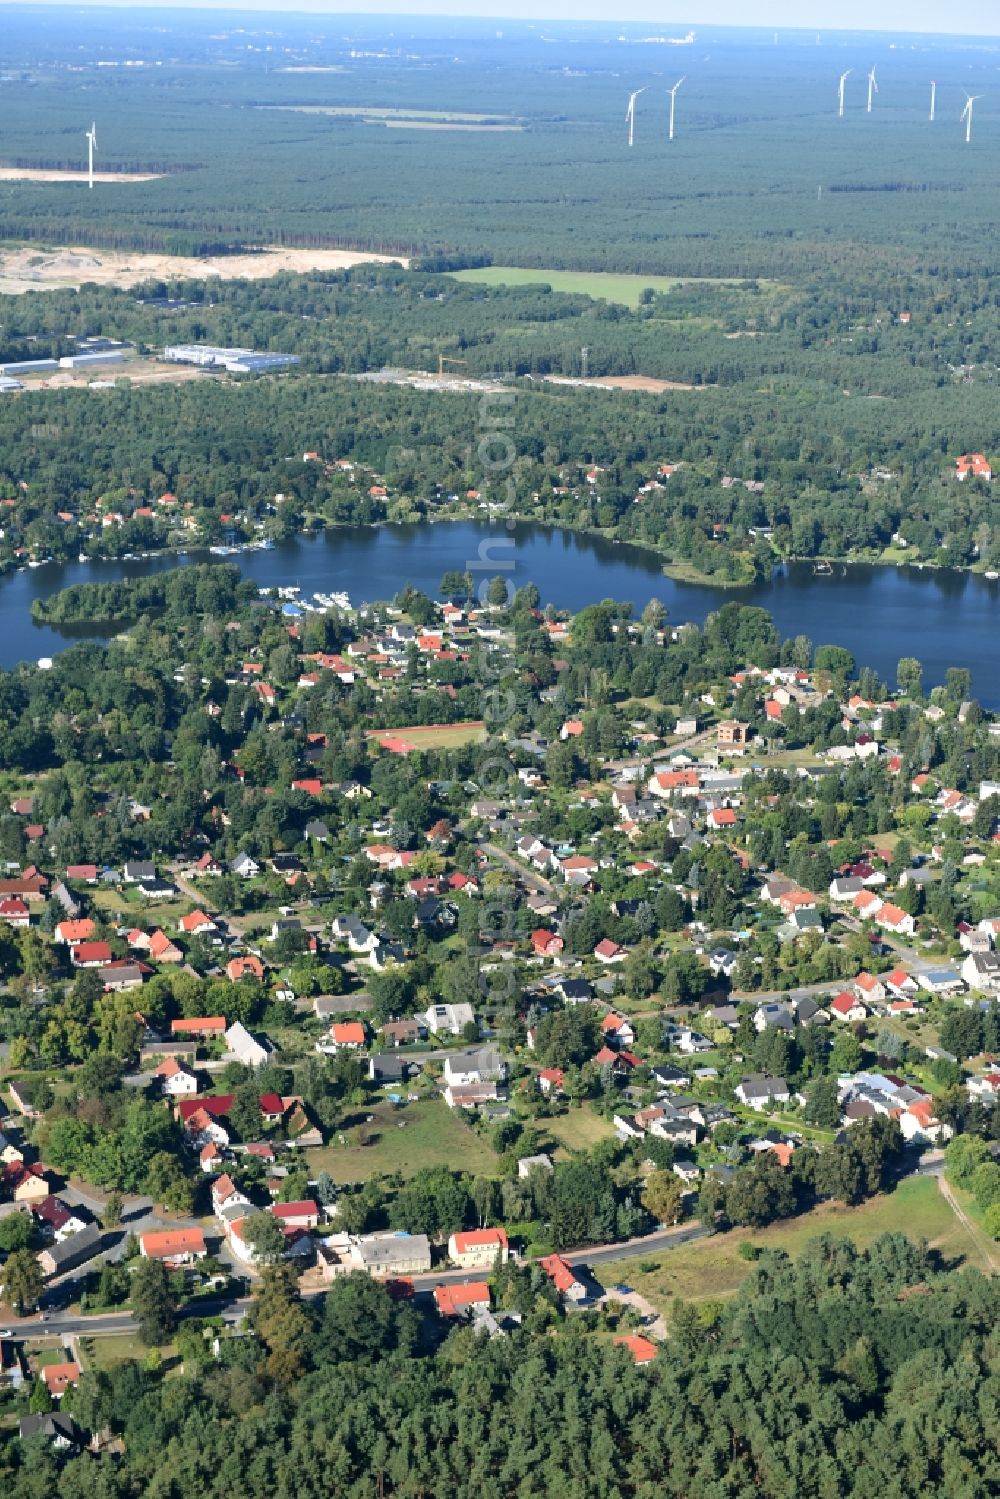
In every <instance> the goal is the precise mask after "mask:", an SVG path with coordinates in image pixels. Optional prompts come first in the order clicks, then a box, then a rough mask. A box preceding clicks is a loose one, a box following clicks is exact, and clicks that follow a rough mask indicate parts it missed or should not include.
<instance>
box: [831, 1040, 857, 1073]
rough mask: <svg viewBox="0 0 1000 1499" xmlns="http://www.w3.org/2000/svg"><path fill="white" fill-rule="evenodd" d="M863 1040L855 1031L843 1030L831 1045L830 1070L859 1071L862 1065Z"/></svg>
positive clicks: (838, 1071)
mask: <svg viewBox="0 0 1000 1499" xmlns="http://www.w3.org/2000/svg"><path fill="white" fill-rule="evenodd" d="M861 1056H862V1053H861V1042H860V1041H859V1040H858V1038H857V1036H856V1035H855V1034H854V1032H853V1031H849V1030H841V1031H839V1032H838V1034H837V1035H836V1037H835V1038H834V1042H833V1045H832V1046H831V1047H830V1070H831V1072H836V1073H850V1072H857V1070H858V1068H859V1067H860V1066H861Z"/></svg>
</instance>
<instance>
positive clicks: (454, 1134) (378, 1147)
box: [305, 1097, 497, 1182]
mask: <svg viewBox="0 0 1000 1499" xmlns="http://www.w3.org/2000/svg"><path fill="white" fill-rule="evenodd" d="M371 1113H372V1122H371V1123H370V1124H365V1123H361V1124H359V1125H354V1126H352V1128H350V1129H348V1130H345V1131H343V1136H344V1139H345V1140H346V1141H347V1143H346V1145H341V1144H340V1143H339V1136H335V1137H334V1138H333V1139H332V1140H331V1142H330V1143H329V1144H328V1145H324V1146H322V1147H321V1148H318V1149H316V1150H307V1151H306V1152H305V1155H306V1159H307V1162H308V1166H309V1172H310V1174H311V1175H315V1174H316V1172H318V1171H323V1170H326V1171H329V1173H330V1175H331V1176H332V1177H333V1179H334V1181H336V1182H360V1181H365V1180H366V1179H367V1178H368V1177H370V1176H377V1175H384V1176H389V1175H391V1174H392V1173H393V1172H396V1171H398V1172H399V1173H400V1174H401V1175H402V1176H413V1175H414V1173H415V1172H417V1171H419V1170H420V1168H421V1166H450V1167H451V1168H452V1169H453V1170H460V1171H468V1172H470V1173H471V1174H473V1175H477V1174H486V1175H488V1174H489V1173H490V1172H492V1171H494V1170H495V1169H496V1164H497V1158H496V1155H495V1154H494V1152H493V1151H492V1149H491V1148H490V1146H489V1145H488V1144H487V1142H486V1141H485V1140H484V1139H483V1138H482V1137H481V1136H480V1135H477V1134H476V1133H475V1132H474V1131H473V1130H471V1129H470V1128H469V1126H468V1125H467V1124H466V1122H465V1120H464V1119H463V1118H462V1117H461V1116H460V1115H459V1114H458V1113H456V1112H455V1111H454V1110H452V1109H449V1107H448V1105H447V1104H446V1103H445V1101H444V1099H443V1098H439V1097H433V1098H428V1099H421V1101H420V1102H419V1103H411V1104H407V1105H406V1106H405V1108H393V1106H392V1104H389V1103H378V1104H376V1105H375V1107H374V1108H373V1109H372V1110H371ZM401 1125H402V1126H403V1128H400V1126H401ZM362 1130H365V1131H367V1134H368V1137H369V1140H370V1141H371V1143H370V1144H368V1145H362V1144H361V1143H360V1134H361V1131H362Z"/></svg>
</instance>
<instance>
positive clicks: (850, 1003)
mask: <svg viewBox="0 0 1000 1499" xmlns="http://www.w3.org/2000/svg"><path fill="white" fill-rule="evenodd" d="M827 1008H828V1009H829V1011H830V1014H831V1015H832V1017H833V1018H834V1020H842V1021H846V1022H849V1023H850V1024H854V1023H855V1022H857V1021H859V1020H865V1019H867V1017H868V1011H867V1010H866V1009H865V1007H864V1005H863V1004H862V1003H861V1001H860V1000H859V999H858V998H857V996H856V995H855V994H852V993H851V992H850V991H849V990H846V989H845V990H844V992H843V993H842V994H838V995H836V996H835V998H833V999H831V1000H830V1003H829V1005H828V1007H827Z"/></svg>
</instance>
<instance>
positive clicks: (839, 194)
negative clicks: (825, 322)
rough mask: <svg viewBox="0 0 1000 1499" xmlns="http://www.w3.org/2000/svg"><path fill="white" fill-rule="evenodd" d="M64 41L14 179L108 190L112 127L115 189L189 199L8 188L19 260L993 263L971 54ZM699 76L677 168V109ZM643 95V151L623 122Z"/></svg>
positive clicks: (762, 269) (687, 104) (13, 89)
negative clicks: (90, 163)
mask: <svg viewBox="0 0 1000 1499" xmlns="http://www.w3.org/2000/svg"><path fill="white" fill-rule="evenodd" d="M47 11H48V8H47ZM68 15H69V13H65V14H63V13H61V12H59V11H49V12H48V13H47V14H46V15H45V17H44V18H43V19H42V20H39V19H38V17H37V14H36V12H34V11H32V12H30V13H28V12H26V13H24V14H23V15H19V14H18V13H17V11H16V10H14V11H13V12H12V14H11V17H10V24H9V27H8V29H7V31H6V33H5V39H4V40H5V64H4V66H5V69H6V70H7V73H6V81H5V83H4V85H3V99H4V138H3V144H2V162H3V163H4V164H7V165H10V166H14V165H17V166H42V167H51V166H62V167H66V166H76V167H79V166H81V165H83V164H85V155H86V143H85V140H84V131H85V130H86V129H87V127H88V126H89V125H90V123H91V120H92V117H93V116H94V115H95V113H96V114H97V115H98V116H99V119H98V121H97V123H98V126H99V132H98V141H99V153H100V154H99V165H100V166H102V167H103V168H105V169H120V170H132V171H136V170H141V171H152V172H166V173H167V174H168V175H167V176H165V177H162V178H160V179H159V180H157V181H153V182H146V183H134V184H130V185H127V186H125V185H121V186H117V187H111V186H109V187H106V188H104V190H103V191H102V192H99V193H97V192H95V193H94V194H89V193H86V192H85V191H80V190H79V189H75V188H73V187H69V186H67V185H65V184H58V183H30V182H17V183H3V184H0V236H3V237H14V236H20V237H28V238H31V239H34V240H40V241H47V242H49V243H76V244H100V245H104V246H121V247H130V248H138V249H175V250H178V251H180V252H182V253H192V254H199V253H217V252H218V251H219V250H220V249H224V248H226V247H227V246H230V245H233V244H234V243H247V244H260V243H282V244H291V245H296V244H328V245H341V244H348V245H349V244H357V245H361V246H364V247H366V248H370V249H381V250H388V251H396V252H398V253H408V252H409V253H415V254H423V255H427V254H432V253H433V254H436V255H441V254H444V255H451V256H455V255H457V256H459V257H469V256H471V257H474V258H475V257H484V256H485V257H486V258H487V259H491V260H493V261H494V262H496V263H498V264H507V263H512V264H515V265H537V266H578V267H582V268H584V269H590V270H594V269H615V270H624V271H641V272H647V273H648V272H654V271H658V272H663V273H666V274H685V275H725V276H733V275H735V276H745V275H751V274H752V275H760V276H768V275H769V276H786V275H792V274H796V275H797V274H802V273H805V274H811V275H822V276H824V277H825V276H827V275H830V274H836V273H837V271H838V270H846V271H848V272H850V273H852V274H857V273H861V274H862V275H864V274H866V273H867V272H868V271H869V270H870V269H871V268H873V267H890V266H891V267H897V268H898V267H902V268H907V267H910V266H913V265H919V264H923V263H925V262H926V261H927V259H928V245H933V247H934V248H933V254H932V256H931V257H930V258H931V259H932V261H933V263H934V264H936V265H938V266H943V267H948V268H956V269H958V268H968V267H971V266H975V265H984V264H988V263H989V261H990V258H991V249H990V245H991V223H992V221H993V220H994V219H995V209H996V204H997V194H998V191H1000V176H998V167H997V164H996V153H995V151H993V150H991V147H990V137H991V135H992V134H993V133H994V132H995V129H996V124H995V104H993V103H992V102H991V100H990V99H989V97H986V98H984V99H983V100H982V101H981V102H980V104H979V106H978V108H977V131H976V136H975V138H974V140H973V142H972V145H971V147H970V148H968V149H966V148H965V146H964V140H963V132H962V129H961V127H960V125H959V122H958V115H959V112H960V110H961V108H962V105H963V103H964V97H963V93H962V90H963V88H967V89H968V90H969V91H970V92H975V93H983V92H984V90H985V91H988V89H989V81H990V80H991V78H992V63H991V62H990V60H989V56H988V54H987V53H979V52H975V51H972V50H970V49H969V47H968V46H967V45H966V44H965V43H963V42H962V41H960V40H959V41H954V42H949V41H948V40H947V39H944V38H941V39H935V40H934V41H933V43H931V42H928V41H927V40H922V41H921V42H920V43H919V44H917V45H915V46H913V47H909V46H908V47H897V46H893V45H892V43H893V40H894V39H892V38H889V37H880V38H871V37H865V38H862V37H851V36H849V35H839V36H837V35H831V36H829V37H827V38H826V39H825V40H824V45H822V46H820V47H817V46H816V45H815V37H814V35H813V34H812V33H788V34H786V35H785V36H784V37H783V38H779V42H780V43H781V44H780V45H778V46H777V47H776V46H775V45H774V43H773V36H772V33H771V32H770V31H768V32H765V33H760V32H758V33H754V32H742V33H736V32H732V31H729V32H727V31H725V30H722V29H719V28H715V29H709V30H705V31H704V32H702V33H699V35H698V39H697V42H696V43H695V44H694V45H693V46H689V47H683V48H678V49H673V48H670V47H665V46H663V45H662V44H660V45H655V44H654V45H643V39H644V38H648V37H649V35H650V30H651V28H648V27H635V26H625V27H623V26H622V25H621V24H620V23H618V22H615V23H613V24H610V25H605V26H599V25H593V26H585V25H578V26H566V27H565V28H562V29H556V31H555V34H554V35H552V36H551V37H543V36H540V35H539V34H538V33H537V32H535V31H534V30H532V29H530V28H528V27H526V26H524V25H519V24H517V23H513V24H511V25H509V26H507V27H504V28H503V32H502V35H497V31H498V29H499V28H497V27H496V26H494V25H492V24H489V23H482V22H474V21H458V20H453V21H444V20H440V19H438V20H430V21H427V20H421V21H420V22H419V23H413V22H404V23H402V24H395V25H394V26H393V27H392V28H390V29H389V30H388V33H387V29H386V27H385V25H384V24H383V23H380V22H379V21H378V20H377V19H372V18H368V19H365V18H363V17H350V18H344V19H342V20H336V21H322V22H321V21H317V19H316V18H315V17H313V18H309V19H308V20H307V19H306V18H305V17H301V18H297V17H294V16H292V17H286V16H284V15H282V16H281V17H280V18H274V17H269V18H267V19H266V21H265V20H263V19H260V18H256V19H255V20H254V21H253V22H251V23H249V24H247V23H245V22H244V23H243V24H240V25H237V24H235V23H234V21H233V18H232V16H231V15H229V16H227V15H225V14H222V15H218V16H214V17H213V16H212V15H211V14H207V15H205V16H204V17H203V18H195V19H194V20H192V19H191V18H190V17H189V16H187V15H185V16H184V17H183V20H179V19H178V17H177V16H176V15H173V14H171V13H170V12H164V13H159V14H157V13H149V12H147V13H145V14H144V18H143V21H142V22H141V23H139V24H138V25H137V26H136V27H135V28H131V27H130V28H125V29H123V28H122V27H121V25H120V24H118V25H116V23H115V20H114V18H113V17H111V16H109V17H105V18H101V19H100V20H95V22H94V24H93V26H90V25H88V26H87V27H86V28H81V27H79V26H78V25H77V24H76V22H75V20H67V16H68ZM943 19H944V21H945V22H946V20H947V18H943ZM679 29H680V28H671V27H670V26H669V25H667V24H664V25H663V26H662V27H656V28H652V32H653V35H654V36H659V37H663V36H669V35H670V34H671V32H672V30H679ZM69 37H71V41H70V40H68V38H69ZM873 62H875V63H877V65H878V67H879V70H880V71H879V76H880V94H879V99H878V109H877V111H876V112H875V113H874V114H873V115H872V116H871V117H869V116H867V115H866V114H865V110H864V98H863V81H862V79H863V73H864V72H865V71H867V69H868V68H869V67H870V66H871V65H872V63H873ZM846 68H851V69H853V70H854V73H853V76H852V78H851V80H850V93H849V110H848V114H847V115H846V116H845V118H844V119H843V120H840V119H838V118H837V112H836V86H837V78H838V75H839V74H840V73H841V72H842V71H843V70H844V69H846ZM682 74H687V75H688V77H687V80H686V82H685V84H684V89H683V93H682V94H681V95H680V96H679V97H678V107H679V109H680V116H679V120H678V129H677V133H676V138H675V140H674V141H673V142H669V141H668V140H667V139H666V134H667V132H666V123H667V122H666V100H665V96H664V90H665V89H666V88H667V87H669V86H670V85H672V83H673V82H675V81H676V79H677V78H678V77H680V76H681V75H682ZM932 77H934V78H936V79H937V80H938V84H939V98H938V119H937V121H936V122H935V125H934V127H933V128H931V127H930V125H929V122H928V120H927V101H928V86H929V82H930V79H931V78H932ZM644 85H645V86H646V87H647V92H646V93H645V94H644V95H643V96H642V98H641V100H640V101H639V106H638V108H639V113H638V117H637V129H636V135H635V146H634V148H633V149H632V150H631V151H630V150H629V149H628V147H627V137H626V131H625V128H624V123H623V121H624V113H625V105H626V99H627V96H628V93H629V92H630V91H631V90H632V89H636V88H639V87H642V86H644ZM325 110H333V111H336V112H335V113H324V112H323V111H325ZM380 111H381V113H379V112H380ZM386 112H388V113H386ZM452 116H454V118H452ZM387 118H388V121H389V123H387V122H386V121H387ZM442 126H443V127H446V128H441V127H442ZM469 126H472V127H476V128H469ZM484 127H485V128H484ZM820 190H821V191H820ZM109 204H110V205H111V206H110V208H109Z"/></svg>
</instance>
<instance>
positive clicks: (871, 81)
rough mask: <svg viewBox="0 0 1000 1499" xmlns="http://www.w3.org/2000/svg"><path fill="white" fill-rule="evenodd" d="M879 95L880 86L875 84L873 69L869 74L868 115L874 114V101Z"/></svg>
mask: <svg viewBox="0 0 1000 1499" xmlns="http://www.w3.org/2000/svg"><path fill="white" fill-rule="evenodd" d="M877 93H878V84H877V83H876V82H875V69H874V68H872V70H871V72H870V73H869V74H868V113H869V114H871V112H872V99H873V97H874V96H875V94H877Z"/></svg>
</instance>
